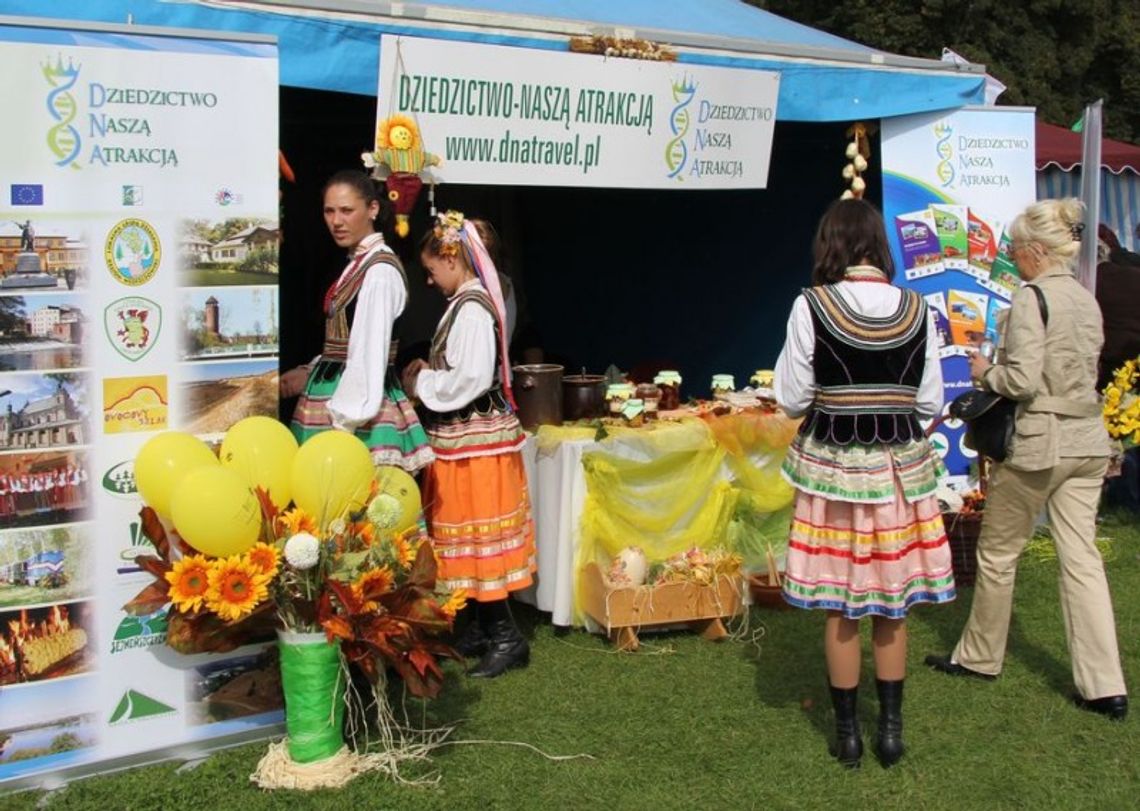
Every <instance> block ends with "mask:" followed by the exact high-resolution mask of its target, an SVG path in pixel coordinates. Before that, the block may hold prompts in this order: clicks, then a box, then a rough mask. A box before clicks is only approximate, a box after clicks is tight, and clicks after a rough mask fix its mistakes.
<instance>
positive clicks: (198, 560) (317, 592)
mask: <svg viewBox="0 0 1140 811" xmlns="http://www.w3.org/2000/svg"><path fill="white" fill-rule="evenodd" d="M258 495H259V497H260V500H261V507H262V514H263V516H264V522H263V529H262V538H261V540H260V541H259V542H258V543H256V544H254V545H253V546H252V547H251V548H250V549H249V550H247V551H245V552H243V553H241V554H236V555H230V556H227V557H211V556H209V555H206V554H203V553H201V552H200V551H198V550H196V549H194V548H193V547H192V546H190V545H189V544H187V542H186V541H185V540H184V539H182V538H181V537H179V536H178V535H177V534H174V533H169V534H168V533H167V532H166V529H165V528H164V527H163V525H162V523H161V521H159V519H158V516H157V515H156V514H155V512H154V510H153V509H151V508H150V507H144V508H143V510H142V512H141V514H140V515H141V518H142V527H143V532H144V533H145V534H146V536H147V537H148V538H149V539H150V541H151V543H152V544H153V545H154V548H155V550H157V553H158V554H157V556H154V555H149V554H148V555H140V556H138V557H137V558H136V562H137V563H138V565H140V566H141V567H142V568H143V569H145V570H146V571H147V572H149V573H150V574H151V575H152V576H153V577H154V582H153V583H151V584H150V585H149V586H147V587H146V588H145V589H143V590H142V591H141V592H140V593H139V594H138V595H137V596H136V597H135V598H134V599H133V600H132V601H131V602H129V603H128V604H127V605H126V606H124V610H126V611H127V612H128V613H131V614H137V615H142V614H148V613H153V612H154V611H157V610H159V609H161V608H162V607H163V606H164V605H167V604H169V605H170V610H169V614H168V620H167V629H168V632H167V642H168V644H169V645H170V646H171V647H173V648H174V649H176V650H178V651H180V652H183V653H196V652H202V651H213V652H221V651H227V650H232V649H234V648H236V647H237V646H239V645H242V644H246V643H248V642H250V641H253V640H256V639H258V638H261V637H266V636H269V635H270V634H271V633H272V632H273V631H274V630H275V629H277V628H281V629H284V630H288V631H296V632H314V631H323V632H324V633H325V634H326V635H327V636H328V638H329V639H330V640H338V641H339V642H340V646H341V650H342V651H343V652H344V655H345V657H346V658H347V659H348V660H349V661H352V662H356V663H358V664H359V665H360V666H361V668H362V669H363V670H364V672H365V673H366V674H368V675H369V676H376V675H379V673H380V672H382V670H383V668H384V667H386V666H391V667H393V668H395V670H396V671H397V672H398V673H400V675H401V676H402V677H403V679H404V681H405V683H406V684H407V686H408V688H409V690H410V691H411V692H412V693H413V694H415V695H420V696H434V695H436V694H437V693H438V692H439V690H440V688H441V687H442V685H443V673H442V671H441V669H440V667H439V664H438V661H437V657H448V658H456V656H457V655H456V654H455V653H454V651H453V650H452V649H451V648H450V647H448V646H447V645H445V644H444V643H443V642H442V641H440V640H439V639H438V638H437V637H438V636H439V635H441V634H444V633H446V632H447V631H449V630H450V628H451V625H452V622H453V620H454V618H455V615H456V613H457V612H458V611H459V610H460V609H461V608H462V607H463V606H464V604H465V602H466V596H465V594H464V592H463V590H461V589H460V590H457V591H454V592H447V591H441V590H438V589H437V588H436V560H435V555H434V553H433V552H432V549H431V546H430V544H428V543H426V542H424V541H423V540H422V536H421V531H420V528H419V523H418V522H413V523H412V525H411V526H410V527H409V528H407V529H405V530H402V531H396V530H395V529H394V524H395V521H394V520H393V515H392V512H393V509H396V510H397V511H398V509H399V507H398V505H395V507H393V504H392V503H391V502H393V501H394V500H393V499H391V497H389V496H386V495H385V494H384V493H377V492H376V487H375V486H373V492H372V493H371V494H370V495H369V497H368V500H367V501H366V502H365V505H364V508H363V509H361V510H358V511H356V512H353V513H351V514H347V515H345V516H342V517H339V518H336V519H333V520H332V521H330V522H328V524H327V526H325V527H324V528H323V529H322V528H321V526H320V524H319V522H318V521H317V520H316V519H315V518H314V517H313V516H311V515H309V514H307V513H306V512H305V511H304V510H302V509H301V508H299V507H293V508H291V509H289V510H286V511H285V512H282V513H278V511H277V508H276V507H275V505H274V504H273V502H272V501H270V499H269V498H268V497H267V496H266V495H265V493H264V491H258Z"/></svg>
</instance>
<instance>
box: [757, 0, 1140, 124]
mask: <svg viewBox="0 0 1140 811" xmlns="http://www.w3.org/2000/svg"><path fill="white" fill-rule="evenodd" d="M746 1H747V2H749V3H750V4H751V5H754V6H758V7H760V8H763V9H766V10H768V11H771V12H773V13H774V14H779V15H780V16H781V17H786V18H787V19H790V20H795V21H796V22H800V23H804V24H805V25H810V26H812V27H813V28H819V29H821V30H824V31H827V32H828V33H831V34H835V35H836V36H841V37H844V38H845V39H851V40H855V41H857V42H860V43H863V44H864V45H868V46H870V47H872V48H878V49H881V50H884V51H890V52H893V53H899V54H905V55H907V56H921V57H926V58H930V59H938V58H940V57H941V55H942V48H943V47H947V48H951V49H953V50H954V51H957V52H958V53H960V54H961V55H962V56H964V57H966V58H967V59H969V60H970V61H971V62H978V63H981V64H984V65H985V66H986V69H987V71H988V72H989V73H990V75H992V76H994V77H996V78H997V79H1000V80H1001V81H1002V82H1003V83H1004V84H1005V85H1006V86H1007V87H1008V89H1007V90H1006V91H1005V93H1003V94H1002V96H1001V98H999V99H998V104H1011V105H1032V106H1035V107H1037V109H1038V112H1039V114H1040V116H1041V117H1042V118H1044V119H1045V120H1046V121H1048V122H1050V123H1052V124H1058V125H1061V126H1065V127H1068V126H1071V125H1072V124H1073V123H1074V122H1075V121H1076V120H1077V119H1078V118H1079V117H1080V115H1081V111H1082V110H1083V108H1084V105H1085V104H1087V103H1088V102H1091V101H1095V100H1096V99H1098V98H1103V99H1104V124H1105V126H1104V129H1105V134H1106V135H1108V136H1109V137H1111V138H1117V139H1120V140H1123V141H1131V142H1140V2H1137V0H1021V2H1017V0H920V1H919V2H913V0H910V1H909V2H908V1H906V0H844V2H842V3H836V2H834V1H833V0H746Z"/></svg>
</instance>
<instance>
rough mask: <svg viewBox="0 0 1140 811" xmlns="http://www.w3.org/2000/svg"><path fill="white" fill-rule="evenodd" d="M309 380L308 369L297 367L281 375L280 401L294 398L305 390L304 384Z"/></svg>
mask: <svg viewBox="0 0 1140 811" xmlns="http://www.w3.org/2000/svg"><path fill="white" fill-rule="evenodd" d="M308 379H309V367H308V366H297V367H295V368H293V369H290V370H289V371H287V372H285V374H283V375H281V380H280V381H279V385H280V387H281V399H282V400H288V399H289V398H290V397H296V396H297V395H298V394H300V393H301V392H303V391H304V390H305V382H306V381H307V380H308Z"/></svg>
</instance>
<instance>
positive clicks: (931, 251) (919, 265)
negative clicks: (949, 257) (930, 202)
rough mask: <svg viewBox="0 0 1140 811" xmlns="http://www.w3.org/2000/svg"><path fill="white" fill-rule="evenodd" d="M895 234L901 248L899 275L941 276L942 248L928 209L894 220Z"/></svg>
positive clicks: (907, 276)
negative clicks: (901, 272) (902, 273)
mask: <svg viewBox="0 0 1140 811" xmlns="http://www.w3.org/2000/svg"><path fill="white" fill-rule="evenodd" d="M895 231H896V232H897V233H898V237H899V244H900V245H901V246H902V257H903V272H904V275H905V276H906V278H907V279H921V278H923V277H924V276H933V275H934V274H936V273H942V272H943V271H944V270H945V269H946V268H945V266H944V265H943V264H942V245H941V244H940V243H939V242H938V231H937V228H936V226H935V224H934V212H932V211H931V210H930V209H929V208H924V209H922V210H920V211H912V212H910V213H908V214H900V215H899V216H897V217H895Z"/></svg>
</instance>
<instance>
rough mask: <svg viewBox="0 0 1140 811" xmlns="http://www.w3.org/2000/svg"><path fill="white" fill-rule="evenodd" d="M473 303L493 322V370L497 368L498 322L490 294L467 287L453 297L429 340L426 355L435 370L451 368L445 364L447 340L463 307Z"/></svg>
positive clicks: (476, 288) (481, 289)
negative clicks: (429, 350)
mask: <svg viewBox="0 0 1140 811" xmlns="http://www.w3.org/2000/svg"><path fill="white" fill-rule="evenodd" d="M469 301H473V302H475V303H476V304H478V305H479V306H480V307H482V308H483V309H484V310H486V311H487V312H489V313H490V314H491V318H492V319H494V320H495V368H496V369H498V368H499V365H498V364H499V349H498V347H499V322H498V319H495V305H494V303H493V302H492V301H491V294H490V293H488V292H487V291H486V290H484V289H483V288H482V287H469V288H467V289H466V290H464V291H462V292H461V293H459V294H458V295H457V296H456V297H455V301H454V305H453V306H452V307H451V309H450V310H449V311H448V312H447V314H446V315H445V316H444V317H443V320H442V321H440V322H439V326H438V327H436V328H435V335H434V336H433V337H432V339H431V352H430V354H429V355H428V365H429V366H430V367H431V368H432V369H436V370H448V369H450V368H451V366H450V365H449V364H448V362H447V339H448V337H449V336H450V335H451V330H452V328H453V327H454V326H455V319H456V318H458V317H459V311H460V309H462V308H463V305H464V304H466V303H467V302H469Z"/></svg>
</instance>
